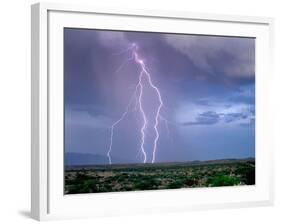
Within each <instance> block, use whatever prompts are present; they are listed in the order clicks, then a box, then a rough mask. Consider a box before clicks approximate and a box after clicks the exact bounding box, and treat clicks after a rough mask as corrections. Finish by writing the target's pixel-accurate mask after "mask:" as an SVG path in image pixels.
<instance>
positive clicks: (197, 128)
mask: <svg viewBox="0 0 281 224" xmlns="http://www.w3.org/2000/svg"><path fill="white" fill-rule="evenodd" d="M132 43H136V44H137V46H138V53H139V55H140V56H141V57H142V59H143V60H144V63H145V65H146V67H147V68H148V69H149V72H150V74H151V78H152V80H153V82H154V84H155V85H156V86H157V87H158V88H159V90H160V92H161V95H162V99H163V103H164V105H163V108H162V110H161V114H162V116H163V117H164V118H165V119H166V120H167V121H168V127H167V126H166V123H165V122H163V121H160V124H159V134H160V138H159V144H158V148H157V154H156V162H167V161H189V160H209V159H222V158H243V157H254V156H255V135H254V133H255V39H253V38H239V37H215V36H199V35H179V34H163V33H144V32H117V31H99V30H87V29H67V28H66V29H65V31H64V71H65V81H64V83H65V151H66V152H79V153H91V154H98V155H102V156H106V153H107V151H108V148H109V141H110V127H111V125H112V124H113V123H114V122H115V121H116V120H118V119H119V118H120V116H121V115H122V113H123V112H124V111H125V109H126V106H127V105H128V102H129V100H130V97H131V95H132V94H133V93H134V88H135V85H136V83H137V82H138V78H139V73H140V68H139V67H138V66H137V65H136V63H134V61H128V63H125V64H124V62H126V60H128V59H129V58H130V57H131V51H126V49H128V47H130V46H131V44H132ZM122 64H123V65H124V66H122V67H121V69H119V68H120V66H121V65H122ZM116 70H117V72H116ZM143 97H144V98H143V105H144V109H145V112H146V114H147V115H148V121H149V122H150V124H152V121H153V116H154V114H155V109H156V106H157V98H156V95H155V94H154V93H153V91H152V90H151V89H149V88H148V86H145V87H144V96H143ZM142 122H143V121H142V117H141V116H140V113H139V110H138V109H137V110H135V106H131V107H130V108H129V113H128V116H126V117H125V119H124V120H123V122H121V123H120V124H119V125H118V126H117V127H116V128H115V130H114V137H113V147H112V158H113V161H112V162H113V163H114V159H116V160H115V161H117V160H118V161H121V162H124V163H126V162H141V161H142V157H141V155H140V153H139V149H140V137H141V134H140V128H141V125H142ZM154 137H155V133H154V130H153V126H152V125H150V126H148V128H147V139H146V142H145V148H146V150H147V154H148V161H150V160H151V158H152V143H153V139H154Z"/></svg>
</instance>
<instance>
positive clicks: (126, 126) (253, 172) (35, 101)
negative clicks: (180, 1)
mask: <svg viewBox="0 0 281 224" xmlns="http://www.w3.org/2000/svg"><path fill="white" fill-rule="evenodd" d="M272 24H273V22H272V19H270V18H256V17H244V16H225V15H211V14H210V15H208V14H198V13H186V12H163V11H159V12H158V11H143V10H129V11H128V10H120V9H119V10H110V9H96V8H91V7H83V6H73V5H57V4H47V3H44V4H41V3H40V4H35V5H33V6H32V189H31V190H32V199H31V202H32V203H31V204H32V208H31V210H32V217H34V218H35V219H38V220H46V219H54V218H55V219H58V218H76V217H89V216H92V217H95V216H96V217H97V216H110V215H120V214H128V213H129V214H134V213H151V212H160V211H162V212H163V211H182V210H187V209H204V208H221V207H237V206H239V207H243V206H254V205H255V206H257V205H269V204H271V203H272V201H273V190H272V181H273V170H272V137H271V134H270V130H271V129H272V127H271V126H272V121H271V116H270V105H269V104H268V91H269V88H270V82H271V79H272V77H273V74H272V72H271V67H272V66H271V60H272V57H271V49H272V39H271V38H272V34H271V33H272Z"/></svg>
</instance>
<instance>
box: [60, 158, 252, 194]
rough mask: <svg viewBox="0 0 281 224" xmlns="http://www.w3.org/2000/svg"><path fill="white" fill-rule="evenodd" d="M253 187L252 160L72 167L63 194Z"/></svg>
mask: <svg viewBox="0 0 281 224" xmlns="http://www.w3.org/2000/svg"><path fill="white" fill-rule="evenodd" d="M253 184H255V159H253V158H249V159H238V160H236V159H229V160H213V161H202V162H200V161H193V162H185V163H158V164H157V163H156V164H123V165H98V166H73V167H71V166H70V167H66V169H65V194H79V193H98V192H116V191H138V190H156V189H177V188H196V187H217V186H236V185H253Z"/></svg>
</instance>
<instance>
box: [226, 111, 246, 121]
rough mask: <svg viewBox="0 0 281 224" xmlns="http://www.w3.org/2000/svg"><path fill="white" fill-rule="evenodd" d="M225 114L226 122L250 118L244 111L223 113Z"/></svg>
mask: <svg viewBox="0 0 281 224" xmlns="http://www.w3.org/2000/svg"><path fill="white" fill-rule="evenodd" d="M223 116H224V120H225V122H226V123H230V122H233V121H239V120H242V119H246V118H248V115H247V114H244V113H228V114H223Z"/></svg>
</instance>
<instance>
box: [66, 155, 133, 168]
mask: <svg viewBox="0 0 281 224" xmlns="http://www.w3.org/2000/svg"><path fill="white" fill-rule="evenodd" d="M64 159H65V160H64V161H65V165H66V166H81V165H82V166H87V165H106V164H108V157H107V156H105V155H99V154H90V153H77V152H67V153H66V154H65V158H64ZM111 159H112V161H113V162H114V163H115V164H120V163H125V161H126V162H130V161H128V160H125V159H122V158H117V157H112V156H111Z"/></svg>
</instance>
